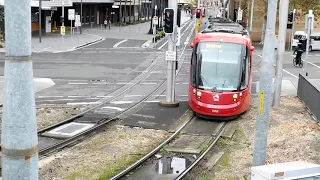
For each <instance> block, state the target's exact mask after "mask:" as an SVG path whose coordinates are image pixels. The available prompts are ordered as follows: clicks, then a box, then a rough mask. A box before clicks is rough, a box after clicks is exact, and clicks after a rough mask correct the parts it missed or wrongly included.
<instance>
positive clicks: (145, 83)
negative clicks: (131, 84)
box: [140, 83, 157, 85]
mask: <svg viewBox="0 0 320 180" xmlns="http://www.w3.org/2000/svg"><path fill="white" fill-rule="evenodd" d="M140 84H144V85H151V84H157V83H140Z"/></svg>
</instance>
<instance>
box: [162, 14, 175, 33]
mask: <svg viewBox="0 0 320 180" xmlns="http://www.w3.org/2000/svg"><path fill="white" fill-rule="evenodd" d="M173 16H174V11H173V9H169V8H166V9H164V17H165V18H164V32H165V33H169V34H171V33H173V26H174V23H173Z"/></svg>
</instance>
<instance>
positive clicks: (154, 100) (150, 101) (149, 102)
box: [145, 100, 160, 103]
mask: <svg viewBox="0 0 320 180" xmlns="http://www.w3.org/2000/svg"><path fill="white" fill-rule="evenodd" d="M145 102H146V103H155V102H160V101H159V100H153V101H145Z"/></svg>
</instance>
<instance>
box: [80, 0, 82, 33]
mask: <svg viewBox="0 0 320 180" xmlns="http://www.w3.org/2000/svg"><path fill="white" fill-rule="evenodd" d="M80 6H81V7H80V16H81V17H80V23H81V27H80V34H82V0H81V5H80Z"/></svg>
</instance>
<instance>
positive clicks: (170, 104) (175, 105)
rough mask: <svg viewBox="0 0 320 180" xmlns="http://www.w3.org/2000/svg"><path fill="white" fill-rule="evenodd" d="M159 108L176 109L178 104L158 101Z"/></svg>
mask: <svg viewBox="0 0 320 180" xmlns="http://www.w3.org/2000/svg"><path fill="white" fill-rule="evenodd" d="M159 104H160V106H163V107H178V106H179V102H166V101H160V103H159Z"/></svg>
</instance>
